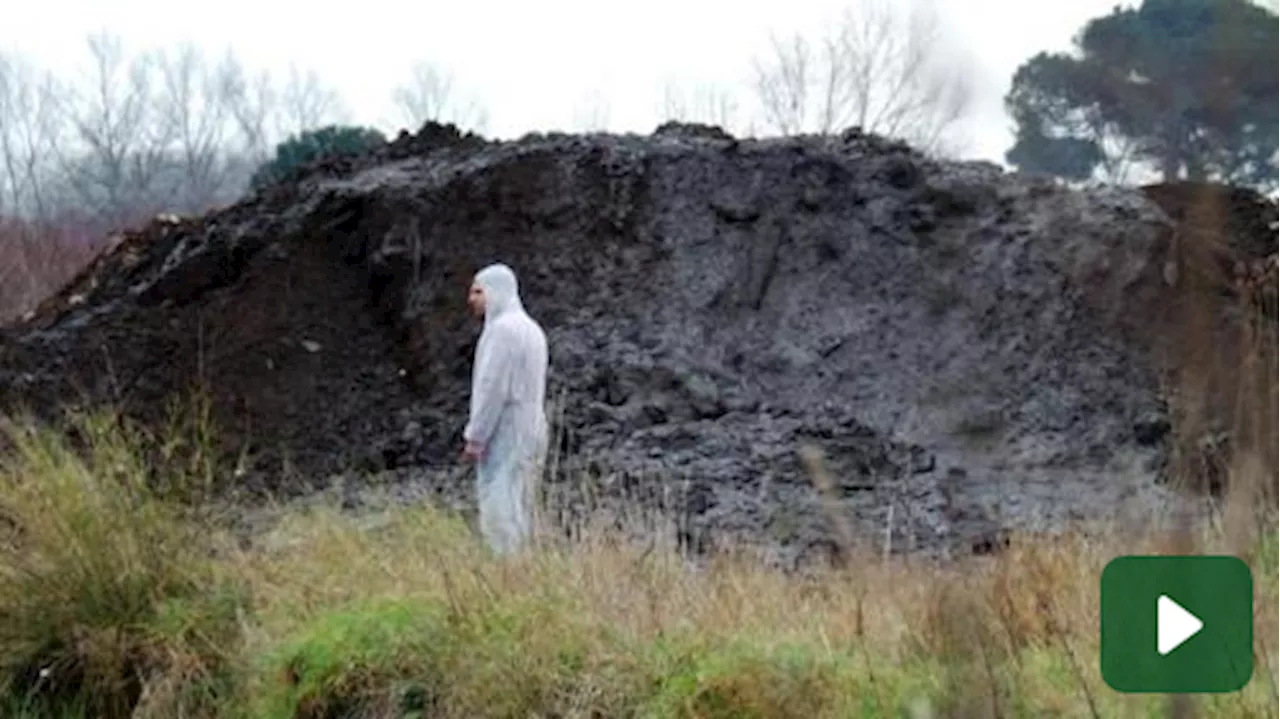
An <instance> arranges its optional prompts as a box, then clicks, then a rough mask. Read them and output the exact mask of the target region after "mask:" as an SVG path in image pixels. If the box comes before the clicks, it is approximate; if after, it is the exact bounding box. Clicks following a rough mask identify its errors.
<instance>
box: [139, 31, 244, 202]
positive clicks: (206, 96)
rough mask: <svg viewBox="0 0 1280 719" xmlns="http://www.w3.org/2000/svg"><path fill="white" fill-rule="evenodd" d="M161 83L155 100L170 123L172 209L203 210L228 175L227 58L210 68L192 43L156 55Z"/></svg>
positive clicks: (229, 66) (230, 68)
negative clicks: (175, 183) (175, 178)
mask: <svg viewBox="0 0 1280 719" xmlns="http://www.w3.org/2000/svg"><path fill="white" fill-rule="evenodd" d="M157 65H158V68H159V74H160V79H161V85H160V90H159V92H158V94H157V95H158V96H157V98H156V101H157V103H158V106H159V108H160V110H161V116H162V117H163V118H164V120H165V121H166V122H168V123H170V129H169V132H168V133H166V134H168V135H169V136H171V137H172V138H173V141H174V145H175V146H174V148H173V150H172V151H173V154H174V164H175V165H176V169H177V170H178V171H179V173H180V174H179V178H180V179H179V183H180V185H181V191H180V192H179V197H178V198H176V204H177V208H176V209H182V210H184V211H189V212H196V211H200V210H203V209H205V208H206V207H208V206H209V205H211V204H213V203H214V202H216V201H217V200H219V199H221V198H220V197H219V196H220V195H221V193H222V192H223V190H224V188H225V186H226V184H227V183H228V181H229V179H230V177H229V166H228V159H229V158H228V154H227V150H228V148H227V145H228V142H227V140H228V137H227V136H228V131H229V130H230V129H231V120H232V118H231V100H232V97H231V96H230V95H229V93H228V90H229V89H230V87H231V83H229V82H228V77H229V76H230V74H231V73H233V72H235V71H236V66H235V65H234V64H233V63H232V62H231V59H230V56H228V58H227V59H226V60H224V61H223V62H222V63H220V64H218V65H213V66H211V65H210V63H209V62H208V60H207V58H206V57H205V56H204V54H203V53H202V52H201V51H200V50H198V49H197V48H196V47H194V46H192V45H184V46H181V47H179V48H178V49H177V50H176V51H173V52H165V53H161V54H159V55H158V56H157Z"/></svg>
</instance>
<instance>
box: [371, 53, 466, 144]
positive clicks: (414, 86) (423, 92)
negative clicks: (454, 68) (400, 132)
mask: <svg viewBox="0 0 1280 719" xmlns="http://www.w3.org/2000/svg"><path fill="white" fill-rule="evenodd" d="M391 99H392V101H393V102H394V103H395V105H396V109H397V110H398V111H399V114H400V121H401V122H403V123H404V124H405V125H406V126H407V127H409V128H413V129H416V128H418V127H421V126H422V125H423V123H426V122H428V121H435V122H452V123H453V124H455V125H458V126H459V127H462V128H465V129H468V130H475V131H477V132H484V130H485V129H486V126H487V125H488V121H489V117H488V113H487V112H486V111H485V109H484V108H483V107H482V106H481V105H480V103H479V102H477V101H476V100H475V99H474V98H471V97H469V96H466V95H465V94H464V93H461V92H459V90H458V88H457V86H456V85H455V80H454V77H453V74H452V73H450V72H448V71H446V70H442V69H440V68H438V67H436V66H435V65H432V64H431V63H428V62H419V63H417V64H416V65H414V66H413V69H412V71H411V72H410V75H409V78H408V79H407V80H406V81H405V82H403V83H401V84H400V85H399V86H397V87H396V89H395V90H394V91H393V92H392V95H391Z"/></svg>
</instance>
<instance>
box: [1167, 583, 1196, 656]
mask: <svg viewBox="0 0 1280 719" xmlns="http://www.w3.org/2000/svg"><path fill="white" fill-rule="evenodd" d="M1203 628H1204V622H1202V621H1200V617H1197V616H1196V615H1194V614H1192V613H1191V612H1188V611H1187V610H1186V609H1183V608H1182V605H1180V604H1178V603H1177V602H1175V601H1173V600H1172V599H1170V598H1169V597H1167V596H1166V595H1163V594H1161V595H1160V598H1159V599H1157V600H1156V651H1157V652H1159V654H1160V656H1164V655H1166V654H1168V653H1169V652H1171V651H1173V650H1174V649H1177V648H1178V647H1180V646H1182V643H1183V642H1185V641H1187V640H1188V639H1190V638H1191V637H1194V636H1195V635H1196V634H1198V633H1199V632H1200V630H1201V629H1203Z"/></svg>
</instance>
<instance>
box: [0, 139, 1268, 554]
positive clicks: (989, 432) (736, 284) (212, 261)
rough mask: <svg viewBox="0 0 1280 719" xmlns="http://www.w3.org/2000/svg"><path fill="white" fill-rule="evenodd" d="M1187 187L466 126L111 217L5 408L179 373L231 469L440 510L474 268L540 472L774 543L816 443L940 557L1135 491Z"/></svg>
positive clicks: (458, 411) (840, 480) (564, 484)
mask: <svg viewBox="0 0 1280 719" xmlns="http://www.w3.org/2000/svg"><path fill="white" fill-rule="evenodd" d="M1211 189H1212V188H1211ZM1206 191H1208V190H1206ZM1214 191H1216V190H1214ZM1187 192H1191V193H1192V194H1194V188H1190V189H1188V188H1178V187H1173V188H1167V187H1165V188H1162V187H1157V188H1147V194H1144V193H1143V192H1141V191H1137V190H1121V189H1096V190H1088V191H1077V190H1070V189H1065V188H1061V187H1058V186H1055V185H1054V184H1053V183H1051V182H1049V181H1045V180H1039V179H1034V178H1028V177H1020V176H1014V175H1009V174H1004V173H1002V172H1001V170H1000V169H998V168H997V167H994V166H991V165H987V164H983V163H968V164H957V163H943V162H935V161H932V160H929V159H926V158H924V157H922V156H920V155H918V154H916V153H914V152H912V151H910V150H909V149H908V148H906V147H904V146H902V145H899V144H894V143H890V142H886V141H884V140H882V139H880V138H877V137H872V136H866V135H863V134H861V133H859V132H857V131H851V132H849V133H846V134H845V135H844V136H843V137H837V138H827V139H816V138H810V139H787V140H770V141H754V140H752V141H748V140H735V139H733V138H729V137H726V136H724V135H722V134H718V133H714V132H697V131H694V130H691V129H690V128H682V127H665V128H662V129H661V131H659V132H657V133H655V134H654V135H652V136H649V137H637V136H628V137H617V136H603V135H597V136H591V137H580V136H534V137H528V138H525V139H522V140H520V141H515V142H507V143H486V142H484V141H482V140H480V139H478V138H474V137H460V136H458V135H457V134H456V133H455V132H453V131H452V128H441V127H439V126H435V125H429V126H428V127H427V128H424V130H423V132H422V133H420V134H419V135H417V136H402V137H401V138H400V139H399V140H397V141H396V142H394V143H391V144H389V145H388V146H387V147H385V148H382V149H381V150H379V151H378V152H377V153H375V154H373V155H370V156H366V157H363V158H357V159H354V160H344V161H342V162H339V163H330V164H329V165H326V166H318V167H314V168H312V170H311V172H310V173H308V174H305V175H304V176H302V177H300V178H296V181H294V182H291V183H288V184H283V185H280V186H278V187H275V188H272V189H270V190H268V191H265V192H263V193H260V194H259V195H258V196H255V197H251V198H249V199H247V200H246V201H244V202H242V203H240V204H238V205H236V206H234V207H230V208H228V209H226V210H224V211H220V212H217V213H214V214H211V215H209V216H207V217H204V218H199V219H190V220H187V219H178V218H162V219H160V220H157V222H155V223H153V224H152V225H151V226H149V227H147V228H145V229H144V230H142V231H140V232H137V233H132V234H127V235H124V236H122V237H121V238H120V241H118V242H117V243H116V244H115V246H114V248H113V249H112V250H111V251H110V252H109V253H108V254H107V255H105V256H104V257H102V258H101V259H100V260H99V261H98V262H97V263H96V264H95V265H94V266H93V267H91V268H90V269H89V270H88V271H86V272H85V273H84V274H83V275H82V276H81V277H80V278H79V279H78V280H77V281H76V282H75V283H73V284H72V285H71V286H70V287H68V288H67V289H66V291H64V292H63V293H62V294H60V295H59V296H57V297H55V298H53V299H52V300H50V301H49V302H48V303H46V305H45V306H44V307H43V308H41V309H40V310H39V311H38V312H37V313H36V314H35V315H34V316H33V317H29V318H27V319H26V320H25V321H24V323H23V324H21V325H20V326H18V327H15V328H12V329H10V330H8V331H7V333H6V335H4V336H3V339H0V407H5V406H8V407H13V406H15V405H17V404H25V405H27V406H30V407H34V408H36V409H37V410H50V409H51V408H54V407H56V406H59V405H61V404H64V403H81V404H83V403H101V402H110V403H116V404H119V405H122V406H124V407H126V408H127V409H128V411H129V412H131V413H133V414H135V415H137V416H139V417H143V418H155V417H159V416H160V415H161V410H162V409H163V408H164V407H165V402H166V400H168V399H169V398H172V397H173V396H175V394H176V393H181V392H184V391H186V390H189V389H190V388H191V387H192V386H193V385H194V384H197V383H200V384H202V385H203V386H205V387H207V388H208V389H209V390H210V391H211V392H212V395H213V398H214V400H215V401H214V408H215V411H216V416H217V418H218V420H219V422H220V424H221V425H222V427H223V429H224V434H225V439H226V441H227V442H228V446H229V447H230V448H233V449H235V450H241V449H247V450H248V456H249V457H250V458H251V460H252V465H251V467H250V468H249V471H248V472H247V474H246V475H245V479H244V481H245V482H257V483H261V484H265V485H267V486H270V487H272V488H273V489H277V490H279V489H282V488H294V487H295V486H296V485H297V483H298V482H299V481H300V480H297V479H294V478H297V477H302V478H306V480H305V481H307V482H321V481H325V480H326V479H327V478H329V477H331V476H332V475H334V474H338V473H347V474H351V473H356V474H359V475H360V476H372V475H376V476H379V477H382V478H388V477H391V478H394V479H395V480H396V481H398V482H399V483H400V485H401V486H403V487H405V488H406V491H409V490H410V489H412V490H413V493H414V494H420V493H422V492H424V491H428V492H438V493H442V494H444V495H446V496H449V497H467V496H468V495H469V493H470V490H471V485H470V483H469V481H468V478H467V475H466V473H465V469H464V468H462V467H460V466H459V463H458V462H457V460H456V457H457V453H458V450H459V432H460V430H461V427H462V425H463V423H464V422H465V408H466V400H467V390H468V380H469V372H470V360H471V351H472V347H473V342H474V339H475V336H476V333H477V330H478V328H477V326H476V325H475V323H473V322H472V321H471V320H470V319H469V318H468V317H467V316H466V314H465V312H464V297H465V291H466V286H467V283H468V281H469V279H470V276H471V275H472V273H474V272H475V271H476V270H477V269H478V268H479V267H481V266H483V265H484V264H486V263H488V262H491V261H495V260H500V261H504V262H507V263H509V264H511V265H512V266H514V267H515V268H516V270H517V272H518V273H519V275H520V278H521V281H522V293H523V295H524V298H525V301H526V305H527V306H528V308H529V309H530V311H531V313H532V314H533V315H535V316H536V318H537V319H539V320H540V321H541V322H542V323H543V324H544V326H545V327H546V328H547V331H548V335H549V338H550V341H551V352H552V365H553V381H552V396H551V398H550V399H551V406H552V412H553V414H554V417H553V422H554V426H555V427H556V432H557V442H556V448H555V457H554V459H555V460H556V462H555V465H556V467H555V472H554V474H553V476H552V478H551V481H550V483H549V485H548V486H549V491H551V492H552V493H553V494H561V495H565V496H566V497H568V496H572V497H577V498H579V499H580V498H581V497H582V496H585V495H591V496H595V497H612V498H615V499H617V498H626V499H627V501H632V502H636V503H641V504H646V505H647V504H657V505H664V506H666V507H668V508H674V509H676V510H678V514H679V516H680V517H682V518H683V520H682V521H683V523H684V529H685V530H686V534H685V536H686V537H692V538H694V539H696V540H699V541H702V540H705V539H707V538H712V539H715V538H717V537H719V536H724V535H726V534H735V535H745V536H751V537H755V538H759V539H764V540H765V541H766V542H768V543H771V544H773V545H775V546H778V547H782V548H787V549H788V550H789V553H788V556H792V557H794V556H795V554H796V553H797V552H800V551H803V550H805V549H806V548H812V547H820V546H823V544H824V543H825V542H826V540H825V539H823V538H824V537H825V536H826V533H825V531H824V530H823V526H822V524H823V523H822V518H821V517H820V516H819V514H818V512H817V511H816V508H817V506H818V503H817V498H816V495H815V493H814V491H813V489H812V487H811V485H810V483H809V479H808V478H807V476H806V475H805V473H804V472H803V471H802V467H801V464H800V462H799V460H798V458H797V451H796V450H797V449H798V448H799V447H800V446H801V445H803V444H813V445H816V446H818V447H820V448H821V449H822V450H823V451H824V453H825V455H826V457H827V462H828V465H829V469H830V470H831V472H832V474H833V476H834V477H835V479H836V482H837V484H838V485H839V486H838V487H837V491H838V492H839V493H840V494H841V495H842V497H843V498H844V500H845V501H846V503H847V505H848V508H849V512H850V516H851V517H852V518H853V519H854V520H855V523H856V525H857V526H859V527H860V528H862V529H865V530H867V531H871V530H874V531H875V532H876V533H877V536H883V535H884V530H885V527H886V522H887V521H888V520H889V519H890V518H892V522H891V524H890V525H889V526H890V527H891V530H892V537H893V541H894V543H895V545H896V546H897V547H900V548H905V547H911V546H916V547H922V548H925V547H938V546H943V545H953V544H954V542H961V543H963V544H964V545H966V546H968V545H970V544H973V543H975V542H979V541H980V539H979V538H981V537H982V536H984V535H986V534H987V533H989V532H990V530H991V529H992V528H993V527H996V526H1039V525H1044V524H1049V525H1052V524H1054V523H1057V522H1060V521H1062V520H1065V519H1070V518H1074V517H1083V516H1091V515H1097V514H1098V513H1100V512H1102V511H1103V510H1107V511H1109V510H1110V509H1111V508H1112V507H1114V506H1116V505H1118V504H1120V503H1122V502H1123V501H1124V500H1125V498H1126V497H1131V496H1134V495H1141V494H1142V493H1143V492H1145V491H1146V488H1148V487H1150V486H1152V485H1154V483H1155V480H1157V479H1158V478H1159V475H1160V473H1161V471H1162V467H1163V466H1164V461H1165V457H1166V454H1167V449H1168V448H1167V446H1166V445H1167V443H1168V442H1167V438H1166V433H1167V422H1166V421H1165V419H1164V404H1163V401H1162V396H1161V393H1160V390H1159V387H1160V382H1159V375H1160V372H1161V369H1162V368H1161V366H1160V364H1159V363H1158V362H1157V361H1156V359H1155V357H1156V355H1155V353H1153V352H1152V351H1151V347H1153V346H1154V345H1153V335H1156V334H1158V333H1159V332H1161V331H1165V329H1166V328H1167V327H1168V326H1169V324H1168V317H1167V316H1165V315H1167V314H1168V313H1167V312H1166V311H1165V309H1166V308H1167V306H1168V304H1169V303H1167V302H1166V301H1165V300H1166V299H1168V298H1169V297H1170V296H1172V293H1174V292H1175V289H1174V286H1175V285H1176V284H1177V278H1176V272H1173V273H1171V272H1170V268H1171V267H1174V266H1175V264H1176V263H1175V259H1176V257H1175V255H1176V245H1177V242H1176V241H1175V233H1174V232H1173V231H1172V230H1173V227H1174V222H1173V220H1171V218H1170V214H1173V215H1175V219H1180V218H1176V215H1177V212H1178V211H1177V208H1178V207H1181V206H1183V205H1185V204H1187V201H1186V199H1185V198H1183V199H1179V198H1180V197H1181V195H1180V194H1179V193H1187ZM1148 194H1149V195H1150V198H1154V200H1155V202H1153V201H1152V200H1151V199H1149V197H1148ZM1237 204H1242V205H1243V206H1247V209H1245V210H1240V211H1239V212H1238V213H1237V214H1239V215H1240V218H1238V219H1236V220H1235V222H1237V225H1238V229H1237V230H1236V231H1233V232H1232V233H1229V234H1232V235H1236V234H1238V235H1241V238H1240V239H1239V240H1238V241H1233V242H1230V243H1227V245H1229V248H1228V250H1226V255H1224V256H1225V257H1228V258H1229V259H1231V260H1233V261H1234V260H1235V259H1239V258H1240V257H1246V258H1252V257H1257V256H1259V255H1266V254H1269V253H1274V251H1275V231H1274V216H1275V208H1274V205H1273V204H1269V203H1265V202H1263V203H1261V204H1256V203H1252V200H1248V199H1247V198H1246V199H1245V200H1239V201H1238V202H1237ZM1162 206H1163V208H1164V209H1163V210H1162ZM1268 212H1269V213H1270V216H1269V217H1270V220H1268V219H1266V218H1267V213H1268ZM1233 217H1235V215H1233ZM1259 217H1262V218H1263V219H1262V220H1259V219H1258V218H1259ZM1268 223H1270V226H1268ZM1230 294H1231V293H1230V292H1229V291H1225V290H1224V291H1223V292H1222V293H1221V297H1222V300H1223V302H1224V303H1230V301H1231V300H1230ZM575 501H577V500H575Z"/></svg>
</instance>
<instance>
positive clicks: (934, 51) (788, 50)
mask: <svg viewBox="0 0 1280 719" xmlns="http://www.w3.org/2000/svg"><path fill="white" fill-rule="evenodd" d="M943 40H944V38H943V35H942V32H941V25H940V23H939V19H938V16H937V14H936V12H935V11H934V9H933V6H932V5H931V4H929V3H928V2H927V1H925V2H920V1H917V2H913V3H911V4H910V5H908V4H906V3H902V2H890V1H889V0H862V1H861V2H859V3H858V5H857V6H856V7H855V8H851V9H848V10H846V11H845V12H844V14H843V15H842V16H841V18H840V21H839V22H837V23H836V24H835V25H833V26H832V28H831V30H829V31H828V32H827V33H826V34H824V35H823V36H822V37H820V38H819V39H818V41H817V42H812V41H810V40H809V39H807V38H805V37H803V36H801V35H799V34H797V35H793V36H792V37H791V38H789V39H786V40H779V39H778V38H774V39H773V42H772V47H771V52H770V53H769V54H768V55H767V56H765V57H762V58H757V59H756V61H755V64H754V65H755V66H754V70H755V78H754V80H755V81H754V86H755V91H756V95H757V98H758V100H759V102H760V105H761V108H762V110H763V114H764V119H765V121H766V122H767V123H768V125H769V126H770V127H771V128H772V129H774V130H775V131H777V132H779V133H781V134H784V135H790V134H796V133H800V132H816V133H819V134H828V133H832V132H836V131H838V130H840V129H842V128H845V127H849V126H851V125H858V126H861V127H862V128H863V129H864V130H866V131H868V132H876V133H879V134H882V135H887V136H890V137H897V138H900V139H904V140H906V141H908V142H910V143H912V144H913V145H915V146H917V147H919V148H921V149H924V150H927V151H941V150H943V149H946V148H947V146H948V144H949V143H950V142H952V141H954V140H955V138H954V137H953V131H954V130H955V129H956V126H957V125H958V123H959V121H960V120H962V119H963V117H964V116H965V114H966V113H967V112H968V110H969V109H970V107H971V101H972V96H973V85H972V80H971V76H972V70H971V68H969V67H968V66H967V64H966V63H965V62H964V61H963V60H964V59H963V58H962V57H960V56H959V55H957V54H954V53H948V52H947V50H946V44H945V43H944V42H943Z"/></svg>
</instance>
